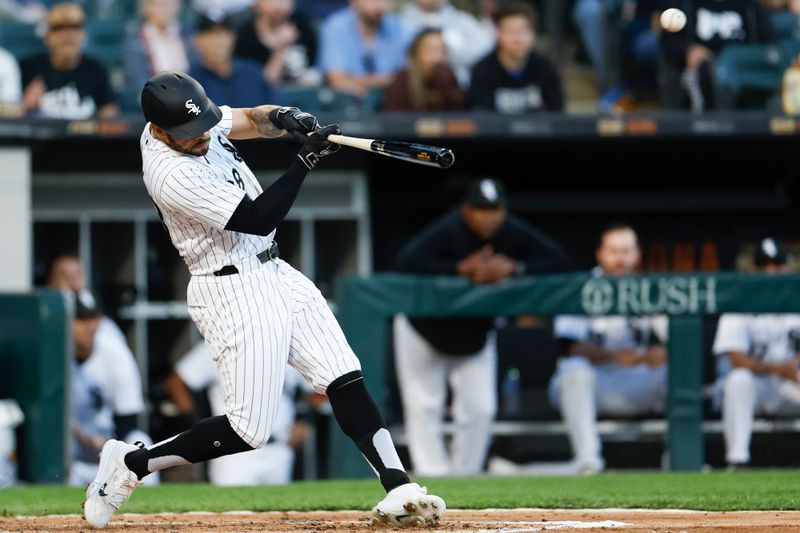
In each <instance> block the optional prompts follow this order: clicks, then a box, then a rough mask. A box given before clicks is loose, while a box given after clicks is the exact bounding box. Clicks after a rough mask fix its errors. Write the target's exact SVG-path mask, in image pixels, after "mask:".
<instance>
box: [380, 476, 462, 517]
mask: <svg viewBox="0 0 800 533" xmlns="http://www.w3.org/2000/svg"><path fill="white" fill-rule="evenodd" d="M446 509H447V507H446V506H445V504H444V500H443V499H441V498H440V497H439V496H434V495H433V494H428V489H427V488H425V487H420V486H419V485H417V484H416V483H406V484H405V485H400V486H399V487H395V488H394V489H392V490H391V491H389V493H388V494H387V495H386V497H385V498H384V499H383V500H381V501H380V503H378V505H376V506H375V507H373V508H372V513H371V517H372V522H373V523H379V524H391V525H395V526H400V527H417V526H435V525H436V524H438V523H439V518H441V516H442V515H443V514H444V512H445V510H446Z"/></svg>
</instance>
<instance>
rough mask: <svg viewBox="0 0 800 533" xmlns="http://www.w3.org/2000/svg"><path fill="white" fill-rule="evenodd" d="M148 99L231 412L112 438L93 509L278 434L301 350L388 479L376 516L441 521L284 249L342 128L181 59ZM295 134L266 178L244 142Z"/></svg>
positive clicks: (162, 210)
mask: <svg viewBox="0 0 800 533" xmlns="http://www.w3.org/2000/svg"><path fill="white" fill-rule="evenodd" d="M141 101H142V110H143V112H144V116H145V118H146V119H147V121H148V124H147V125H146V126H145V128H144V131H143V132H142V137H141V140H140V147H141V151H142V163H143V174H144V183H145V186H146V187H147V191H148V193H149V194H150V197H151V198H152V200H153V204H154V205H155V207H156V209H157V211H158V213H159V215H160V216H161V219H162V220H163V222H164V226H165V227H166V228H167V230H168V231H169V235H170V238H171V239H172V243H173V245H174V246H175V248H176V249H177V250H178V252H179V253H180V255H181V256H182V257H183V259H184V261H185V262H186V265H187V266H188V267H189V272H190V273H191V280H190V281H189V287H188V290H187V301H188V306H189V314H190V315H191V317H192V319H193V320H194V322H195V324H196V325H197V327H198V329H199V330H200V332H201V333H202V335H203V337H204V338H205V341H206V343H207V345H208V349H209V352H210V353H211V357H212V358H213V359H214V361H215V362H216V366H217V372H218V374H219V379H220V384H221V387H222V392H223V396H224V405H225V414H224V415H220V416H213V417H210V418H206V419H204V420H201V421H200V422H198V423H196V424H195V425H194V426H192V427H191V428H190V429H189V430H187V431H185V432H183V433H181V434H179V435H176V436H174V437H172V438H170V439H167V440H165V441H163V442H159V443H158V444H155V445H153V446H150V447H144V446H142V445H135V444H128V443H125V442H121V441H118V440H109V441H108V442H107V443H106V444H105V445H104V446H103V449H102V452H101V459H100V465H99V467H98V472H97V477H96V478H95V480H94V481H93V482H92V483H91V484H90V485H89V487H88V488H87V489H86V501H85V502H84V515H85V517H86V520H87V521H88V522H89V523H90V524H91V525H93V526H95V527H104V526H105V525H106V524H108V522H109V521H110V520H111V517H112V516H113V514H114V513H115V512H116V510H117V509H119V507H120V506H121V505H122V504H124V503H125V502H126V501H127V500H128V498H129V497H130V495H131V493H132V492H133V490H134V489H135V488H136V487H138V486H140V485H141V484H142V479H143V478H144V477H145V476H147V475H148V474H150V473H152V472H156V471H159V470H163V469H165V468H169V467H171V466H174V465H181V464H188V463H198V462H200V461H208V460H210V459H215V458H217V457H221V456H224V455H229V454H233V453H239V452H243V451H247V450H252V449H254V448H259V447H261V446H264V445H265V444H266V443H267V441H268V440H269V436H270V432H271V431H272V426H273V423H274V421H275V416H276V413H277V410H278V402H279V401H280V397H281V391H282V389H283V380H284V372H285V368H286V364H287V363H288V364H290V365H291V366H292V367H294V368H296V369H297V370H298V371H299V372H300V373H301V374H302V375H303V376H304V377H305V379H306V380H308V382H309V383H311V385H312V386H313V387H314V388H315V389H316V390H317V391H319V392H321V393H325V394H327V395H328V397H329V399H330V404H331V407H332V408H333V413H334V416H335V417H336V420H337V422H338V423H339V425H340V426H341V428H342V430H343V431H344V432H345V433H346V434H347V435H348V436H349V437H350V438H351V439H353V441H354V442H355V443H356V446H358V448H359V450H360V451H361V453H362V454H363V455H364V457H365V458H366V460H367V461H368V462H369V464H370V465H371V466H372V468H373V470H374V471H375V473H376V474H377V475H378V477H379V479H380V482H381V484H382V485H383V487H384V488H385V489H386V492H387V494H386V497H385V498H384V499H383V500H381V501H380V502H379V503H378V504H377V505H376V506H375V507H374V508H373V509H372V516H373V518H374V520H375V521H378V522H382V523H388V524H395V525H400V526H415V525H426V524H435V523H436V522H437V521H438V519H439V517H440V516H441V515H442V514H443V513H444V511H445V503H444V501H443V500H442V498H440V497H438V496H433V495H429V494H427V491H426V489H425V488H424V487H420V486H419V485H418V484H416V483H411V481H410V480H409V477H408V474H407V473H406V471H405V469H404V468H403V465H402V463H401V462H400V459H399V457H398V455H397V451H396V450H395V447H394V443H393V442H392V439H391V436H390V435H389V431H388V430H387V429H386V424H385V422H384V420H383V417H382V416H381V414H380V412H379V411H378V408H377V406H376V405H375V402H374V401H373V400H372V398H371V397H370V395H369V393H368V392H367V389H366V387H365V385H364V378H363V377H362V375H361V365H360V363H359V361H358V359H357V358H356V356H355V354H354V353H353V351H352V350H351V348H350V346H349V345H348V344H347V340H346V339H345V337H344V334H343V333H342V330H341V328H340V327H339V325H338V323H337V322H336V319H335V318H334V316H333V313H332V312H331V310H330V308H329V307H328V305H327V303H326V301H325V299H324V298H323V297H322V295H321V294H320V292H319V290H318V289H317V288H316V286H315V285H314V284H313V283H312V282H311V281H310V280H309V279H308V278H306V277H305V276H303V275H302V274H301V273H300V272H298V271H297V270H295V269H294V268H292V267H291V266H290V265H289V264H288V263H286V262H284V261H283V260H281V259H279V258H278V247H277V245H276V244H275V228H276V227H277V226H278V224H279V223H280V222H281V221H282V220H283V219H284V217H285V216H286V214H287V213H288V211H289V209H290V208H291V206H292V204H293V203H294V200H295V198H296V197H297V194H298V192H299V190H300V186H301V185H302V184H303V180H304V178H305V176H306V174H307V173H308V172H309V171H310V170H312V169H313V168H314V167H315V166H316V165H317V164H318V163H319V161H320V159H322V158H323V157H326V156H328V155H330V154H332V153H334V152H335V151H336V150H338V148H339V146H337V145H335V144H332V143H330V142H328V141H327V136H328V135H329V134H331V133H340V131H339V127H338V126H337V125H335V124H334V125H329V126H325V127H320V125H319V122H318V121H317V119H316V118H315V117H314V116H312V115H310V114H309V113H304V112H302V111H300V110H299V109H297V108H293V107H278V106H274V105H263V106H259V107H254V108H238V109H231V108H230V107H227V106H221V107H217V106H216V105H215V104H214V103H213V102H212V101H211V100H210V99H209V98H208V97H207V96H206V94H205V91H204V90H203V88H202V87H201V86H200V84H199V83H197V81H195V80H194V79H192V78H191V77H190V76H188V75H186V74H183V73H180V72H162V73H160V74H157V75H156V76H154V77H153V78H151V79H150V80H149V81H148V82H147V83H146V84H145V86H144V89H143V90H142V100H141ZM286 134H289V135H290V136H292V137H293V138H295V139H298V140H302V142H303V144H302V146H301V147H300V150H299V151H298V152H297V155H296V157H294V158H293V161H292V163H291V165H289V168H288V169H287V170H286V172H284V173H283V175H282V176H281V177H280V178H279V179H278V180H277V181H276V182H275V183H274V184H273V185H271V186H270V187H269V188H268V189H267V190H266V191H262V189H261V186H260V185H259V183H258V180H256V177H255V176H254V175H253V173H252V171H251V170H250V169H249V168H248V166H247V164H246V163H245V162H244V160H243V159H242V157H241V156H240V155H239V152H237V151H236V148H234V146H233V144H232V143H231V141H232V140H238V139H252V138H258V137H265V138H276V137H281V136H283V135H286ZM308 134H310V135H308Z"/></svg>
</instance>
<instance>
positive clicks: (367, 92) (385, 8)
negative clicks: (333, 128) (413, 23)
mask: <svg viewBox="0 0 800 533" xmlns="http://www.w3.org/2000/svg"><path fill="white" fill-rule="evenodd" d="M389 8H390V2H389V0H350V6H349V7H347V8H344V9H342V10H340V11H337V12H335V13H333V14H332V15H330V16H329V17H328V18H327V19H325V21H324V22H323V23H322V27H321V29H320V60H319V64H320V69H321V70H322V72H323V74H324V75H325V78H326V81H327V83H328V85H329V86H330V87H331V88H332V89H335V90H337V91H341V92H343V93H347V94H350V95H353V96H355V97H356V98H359V99H363V98H365V97H367V96H373V95H375V94H380V92H381V91H382V90H383V89H385V88H386V87H387V86H388V85H389V84H390V83H391V82H392V79H393V77H394V75H395V73H397V72H398V71H399V70H400V69H402V68H403V66H404V65H405V52H406V46H407V44H408V32H407V30H406V29H405V27H404V26H403V24H402V22H401V21H400V19H399V18H398V17H397V15H395V14H394V13H391V12H390V10H389Z"/></svg>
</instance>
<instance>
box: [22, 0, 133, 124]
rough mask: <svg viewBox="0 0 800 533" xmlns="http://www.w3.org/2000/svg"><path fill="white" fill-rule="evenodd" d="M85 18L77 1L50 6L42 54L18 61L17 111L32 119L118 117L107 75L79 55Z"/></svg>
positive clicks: (100, 66) (81, 48)
mask: <svg viewBox="0 0 800 533" xmlns="http://www.w3.org/2000/svg"><path fill="white" fill-rule="evenodd" d="M85 21H86V17H85V16H84V13H83V9H82V8H81V6H80V5H79V4H77V3H73V2H62V3H59V4H55V5H54V6H53V7H52V9H50V13H49V14H48V16H47V31H46V33H45V36H44V42H45V44H46V45H47V48H48V52H46V53H43V54H39V55H35V56H33V57H30V58H28V59H25V60H23V61H22V64H21V65H20V67H21V72H22V85H23V87H24V88H25V89H24V91H23V96H22V107H23V109H24V110H25V111H26V112H27V113H29V114H31V115H35V116H41V117H48V118H64V119H86V118H91V117H93V116H95V115H97V116H100V117H113V116H115V115H116V114H117V113H119V107H118V106H117V103H116V96H115V95H114V91H113V90H112V89H111V83H110V81H109V78H108V72H107V71H106V68H105V67H104V66H103V64H102V63H100V62H99V61H97V60H95V59H93V58H91V57H88V56H86V55H84V54H83V45H84V43H85V41H86V31H85V29H84V24H85Z"/></svg>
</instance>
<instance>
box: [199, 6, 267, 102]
mask: <svg viewBox="0 0 800 533" xmlns="http://www.w3.org/2000/svg"><path fill="white" fill-rule="evenodd" d="M194 43H195V46H196V47H197V51H198V52H199V53H200V60H199V62H198V63H196V64H194V65H192V68H191V70H190V71H189V75H191V76H192V77H193V78H194V79H196V80H197V81H198V82H199V83H200V84H201V85H202V86H203V87H204V88H205V90H206V94H208V97H209V98H211V100H213V101H214V102H218V103H219V104H220V105H222V104H224V105H229V106H231V107H254V106H257V105H261V104H263V103H264V102H270V101H272V99H273V98H272V88H271V87H270V86H269V84H268V83H267V82H266V80H265V79H264V76H263V73H262V72H261V65H259V64H258V63H254V62H253V61H249V60H246V59H239V58H237V57H234V56H233V49H234V46H235V45H236V33H235V32H234V28H233V26H232V25H231V23H230V21H229V20H228V19H220V20H212V19H210V18H206V17H201V19H200V22H199V23H198V26H197V35H195V38H194Z"/></svg>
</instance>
